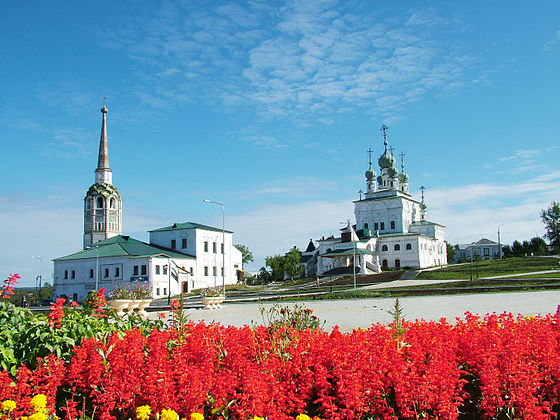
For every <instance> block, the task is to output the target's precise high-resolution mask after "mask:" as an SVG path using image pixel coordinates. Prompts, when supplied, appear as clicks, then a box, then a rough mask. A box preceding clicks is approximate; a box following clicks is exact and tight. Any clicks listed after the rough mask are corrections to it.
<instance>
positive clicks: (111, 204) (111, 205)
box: [110, 197, 116, 209]
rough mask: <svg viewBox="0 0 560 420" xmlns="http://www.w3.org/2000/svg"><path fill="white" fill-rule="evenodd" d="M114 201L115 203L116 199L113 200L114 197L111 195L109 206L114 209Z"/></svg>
mask: <svg viewBox="0 0 560 420" xmlns="http://www.w3.org/2000/svg"><path fill="white" fill-rule="evenodd" d="M115 203H116V201H115V197H111V201H110V207H111V208H112V209H114V208H115Z"/></svg>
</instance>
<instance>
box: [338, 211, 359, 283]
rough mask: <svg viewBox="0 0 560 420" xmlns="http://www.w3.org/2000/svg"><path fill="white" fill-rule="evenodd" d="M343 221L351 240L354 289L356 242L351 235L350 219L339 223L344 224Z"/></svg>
mask: <svg viewBox="0 0 560 420" xmlns="http://www.w3.org/2000/svg"><path fill="white" fill-rule="evenodd" d="M345 223H348V227H349V228H350V240H351V241H352V269H353V274H354V289H356V242H355V241H354V238H353V237H352V233H353V231H354V228H353V227H352V224H351V222H350V220H347V221H346V222H340V224H345Z"/></svg>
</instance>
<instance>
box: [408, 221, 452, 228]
mask: <svg viewBox="0 0 560 420" xmlns="http://www.w3.org/2000/svg"><path fill="white" fill-rule="evenodd" d="M410 225H411V226H412V225H438V226H441V227H445V226H444V225H440V224H439V223H436V222H428V221H427V220H417V221H414V222H412V223H411V224H410Z"/></svg>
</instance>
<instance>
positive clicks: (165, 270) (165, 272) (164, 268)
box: [163, 264, 167, 274]
mask: <svg viewBox="0 0 560 420" xmlns="http://www.w3.org/2000/svg"><path fill="white" fill-rule="evenodd" d="M163 274H167V264H165V265H164V266H163Z"/></svg>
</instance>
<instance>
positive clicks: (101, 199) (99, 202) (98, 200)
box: [97, 197, 103, 209]
mask: <svg viewBox="0 0 560 420" xmlns="http://www.w3.org/2000/svg"><path fill="white" fill-rule="evenodd" d="M97 208H98V209H102V208H103V197H97Z"/></svg>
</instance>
